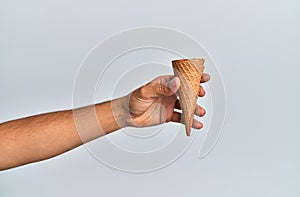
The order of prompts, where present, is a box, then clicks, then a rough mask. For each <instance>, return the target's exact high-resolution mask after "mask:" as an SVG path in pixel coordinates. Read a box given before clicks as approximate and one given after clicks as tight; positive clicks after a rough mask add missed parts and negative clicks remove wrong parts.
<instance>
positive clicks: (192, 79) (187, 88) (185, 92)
mask: <svg viewBox="0 0 300 197" xmlns="http://www.w3.org/2000/svg"><path fill="white" fill-rule="evenodd" d="M172 66H173V71H174V75H175V76H178V77H179V79H180V88H179V102H180V106H181V109H182V115H181V121H182V123H184V124H185V130H186V134H187V136H190V133H191V129H192V124H193V119H194V113H195V109H196V104H197V99H198V94H199V91H200V81H201V76H202V73H203V70H204V59H200V58H199V59H198V58H194V59H181V60H173V61H172Z"/></svg>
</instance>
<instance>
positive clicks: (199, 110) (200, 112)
mask: <svg viewBox="0 0 300 197" xmlns="http://www.w3.org/2000/svg"><path fill="white" fill-rule="evenodd" d="M174 107H175V109H179V110H181V107H180V102H179V100H178V99H177V100H176V101H175V106H174ZM205 114H206V111H205V109H204V108H202V107H201V106H200V105H196V109H195V115H197V116H200V117H203V116H204V115H205Z"/></svg>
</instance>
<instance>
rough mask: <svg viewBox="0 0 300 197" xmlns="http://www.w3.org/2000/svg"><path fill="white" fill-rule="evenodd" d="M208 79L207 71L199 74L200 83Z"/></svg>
mask: <svg viewBox="0 0 300 197" xmlns="http://www.w3.org/2000/svg"><path fill="white" fill-rule="evenodd" d="M209 80H210V75H209V74H207V73H203V74H202V76H201V81H200V83H206V82H208V81H209Z"/></svg>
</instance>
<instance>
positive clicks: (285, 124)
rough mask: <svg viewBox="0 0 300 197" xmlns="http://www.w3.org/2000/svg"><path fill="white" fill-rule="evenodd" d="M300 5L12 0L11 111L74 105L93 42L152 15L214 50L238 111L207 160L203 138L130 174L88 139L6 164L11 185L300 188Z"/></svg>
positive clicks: (58, 190)
mask: <svg viewBox="0 0 300 197" xmlns="http://www.w3.org/2000/svg"><path fill="white" fill-rule="evenodd" d="M299 7H300V5H299V3H298V2H297V1H292V0H288V1H271V0H270V1H268V0H262V1H258V0H256V1H238V0H232V1H220V0H218V1H217V0H212V1H184V2H183V1H178V2H176V1H148V2H144V1H129V2H127V1H126V2H125V1H109V2H104V1H103V2H96V1H85V2H81V3H79V2H74V1H66V0H64V1H43V2H41V1H26V2H18V1H14V0H12V1H1V2H0V24H1V31H0V43H1V44H0V91H1V102H0V121H1V122H4V121H7V120H11V119H15V118H19V117H23V116H27V115H32V114H36V113H42V112H48V111H54V110H61V109H69V108H71V107H72V89H73V82H74V80H75V76H76V72H77V70H78V68H79V65H80V63H81V61H82V60H83V58H84V57H85V56H86V54H87V53H88V51H89V50H90V49H91V48H93V47H94V46H95V45H96V44H97V43H98V42H100V41H101V40H103V39H105V38H106V37H108V36H110V35H111V34H114V33H116V32H119V31H122V30H124V29H128V28H132V27H136V26H145V25H146V26H147V25H154V26H166V27H170V28H174V29H178V30H180V31H183V32H186V33H187V34H189V35H190V36H192V37H193V38H194V39H196V40H197V41H198V42H200V43H201V44H203V45H204V46H205V47H206V49H208V51H209V52H210V54H211V55H212V56H213V58H214V60H215V61H216V62H217V63H218V65H219V69H220V71H221V73H222V75H223V79H224V82H225V87H226V94H227V106H226V108H227V115H226V123H225V127H224V129H223V134H222V136H221V138H220V140H219V142H218V144H217V146H216V147H215V149H214V150H213V151H212V152H211V154H210V155H208V157H206V158H204V159H199V158H198V157H197V151H198V148H199V147H198V146H197V144H192V146H191V148H190V149H189V151H187V152H186V153H185V154H184V155H183V156H182V157H181V158H180V159H179V160H177V161H176V162H175V163H173V164H172V165H170V166H168V167H166V168H163V169H161V170H158V171H155V172H151V173H146V174H130V173H124V172H119V171H116V170H114V169H111V168H108V167H107V166H105V165H101V164H99V162H97V161H96V160H95V159H94V158H93V157H92V156H91V155H90V154H88V152H87V151H86V149H84V148H83V147H80V148H77V149H75V150H73V151H70V152H68V153H65V154H63V155H61V156H59V157H56V158H53V159H50V160H47V161H43V162H39V163H36V164H31V165H27V166H24V167H20V168H16V169H12V170H8V171H3V172H0V196H83V195H87V196H99V195H105V196H119V195H125V196H141V195H143V196H154V195H157V196H163V195H168V196H171V195H172V196H183V195H189V196H199V195H203V196H254V195H255V196H299V194H300V191H299V187H298V185H299V183H300V169H299V166H300V156H299V155H300V152H299V150H300V145H299V138H300V134H299V131H300V125H299V114H298V112H299V110H300V104H299V100H300V87H299V84H300V82H299V79H297V75H298V73H299V72H300V69H299V59H298V57H297V55H298V52H299V51H300V48H299V44H300V43H299V41H300V40H299V36H298V35H299V34H300V29H299V25H298V23H299V21H298V20H297V19H298V18H299V17H300V16H299ZM212 80H213V79H212Z"/></svg>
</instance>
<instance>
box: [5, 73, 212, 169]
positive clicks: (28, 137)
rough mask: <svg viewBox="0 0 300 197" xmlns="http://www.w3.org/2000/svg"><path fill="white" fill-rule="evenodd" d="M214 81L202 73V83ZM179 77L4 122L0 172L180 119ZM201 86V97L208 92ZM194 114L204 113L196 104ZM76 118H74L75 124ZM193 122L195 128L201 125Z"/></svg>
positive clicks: (152, 82)
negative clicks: (110, 136)
mask: <svg viewBox="0 0 300 197" xmlns="http://www.w3.org/2000/svg"><path fill="white" fill-rule="evenodd" d="M209 79H210V76H209V75H208V74H203V76H202V79H201V83H205V82H207V81H208V80H209ZM179 87H180V80H179V78H178V77H174V76H172V75H168V76H160V77H158V78H156V79H154V80H152V81H151V82H149V83H148V84H146V85H144V86H142V87H140V88H138V89H136V90H134V91H133V92H132V93H130V94H128V95H126V96H124V97H121V98H118V99H115V100H112V101H107V102H104V103H99V104H96V105H95V106H87V107H83V108H79V109H74V110H65V111H58V112H51V113H46V114H40V115H35V116H31V117H26V118H22V119H17V120H13V121H8V122H5V123H1V124H0V170H5V169H9V168H13V167H17V166H21V165H24V164H28V163H32V162H36V161H41V160H45V159H48V158H51V157H54V156H57V155H59V154H62V153H64V152H66V151H69V150H71V149H73V148H76V147H78V146H80V145H82V144H83V143H86V142H88V141H91V140H94V139H96V138H98V137H101V136H103V135H106V134H108V133H111V132H113V131H117V130H119V129H121V128H123V127H127V126H131V127H148V126H153V125H158V124H163V123H166V122H170V121H172V122H179V123H180V116H181V113H180V112H178V111H175V109H179V110H180V104H179V100H178V98H177V96H176V92H177V91H178V89H179ZM204 95H205V91H204V89H203V88H202V87H201V90H200V92H199V96H201V97H202V96H204ZM195 115H197V116H200V117H201V116H204V115H205V110H204V109H203V108H202V107H200V106H199V105H197V107H196V110H195ZM75 120H76V122H75ZM202 126H203V125H202V123H201V122H199V121H197V120H194V121H193V128H195V129H200V128H202Z"/></svg>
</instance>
